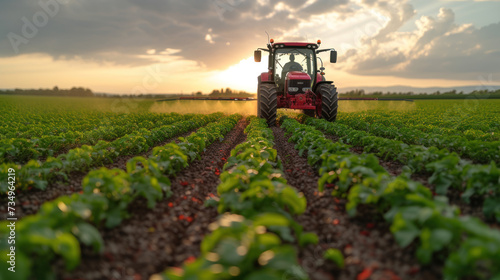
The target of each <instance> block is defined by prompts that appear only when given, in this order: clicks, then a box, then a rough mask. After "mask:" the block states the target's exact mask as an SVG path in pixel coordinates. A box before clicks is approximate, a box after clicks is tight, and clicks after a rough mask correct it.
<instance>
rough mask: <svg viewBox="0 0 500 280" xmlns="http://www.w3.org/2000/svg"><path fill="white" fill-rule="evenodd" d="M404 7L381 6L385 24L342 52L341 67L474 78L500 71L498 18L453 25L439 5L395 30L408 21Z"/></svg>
mask: <svg viewBox="0 0 500 280" xmlns="http://www.w3.org/2000/svg"><path fill="white" fill-rule="evenodd" d="M365 2H367V1H365ZM368 4H373V5H378V4H375V3H371V2H370V3H368ZM378 8H381V7H380V6H378ZM389 10H391V11H389ZM405 10H406V11H405ZM410 10H412V9H411V8H408V7H405V6H401V7H400V8H399V11H398V12H395V11H394V10H392V8H391V9H389V8H388V9H386V12H389V13H391V14H392V17H391V20H390V22H389V23H388V24H387V25H386V26H385V27H384V28H382V29H381V30H380V32H379V33H377V34H376V35H374V36H370V37H366V38H364V39H363V40H362V44H361V45H360V46H359V47H357V48H353V49H350V50H348V51H346V62H345V63H341V67H342V68H343V69H344V70H345V71H347V72H349V73H352V74H358V75H374V76H377V75H392V76H396V77H404V78H421V79H453V80H477V79H480V77H483V76H488V75H490V74H492V73H495V74H498V73H500V70H499V68H498V65H500V48H499V46H500V37H498V35H497V34H500V22H499V23H495V24H490V25H488V26H485V27H482V28H479V29H478V28H476V27H474V26H473V25H470V24H469V25H458V24H456V23H455V14H454V12H453V11H452V10H451V9H446V8H441V9H440V11H439V14H438V15H437V16H435V17H432V16H422V17H420V18H419V19H417V20H416V21H415V24H416V26H417V28H416V30H414V31H405V32H403V31H399V29H400V27H401V26H402V24H404V23H405V21H409V20H410V18H411V17H410V15H411V14H412V13H411V12H410ZM395 13H396V14H399V15H400V17H399V19H398V17H395V16H394V15H395ZM404 15H406V16H404ZM395 18H396V20H394V19H395ZM395 21H396V23H393V22H395ZM392 23H393V24H392Z"/></svg>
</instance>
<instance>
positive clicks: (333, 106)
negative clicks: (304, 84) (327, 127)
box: [317, 84, 338, 122]
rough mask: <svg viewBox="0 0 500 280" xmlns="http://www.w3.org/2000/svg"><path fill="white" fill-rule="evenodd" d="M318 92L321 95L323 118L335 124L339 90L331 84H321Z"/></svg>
mask: <svg viewBox="0 0 500 280" xmlns="http://www.w3.org/2000/svg"><path fill="white" fill-rule="evenodd" d="M317 92H318V93H319V94H321V118H322V119H325V120H327V121H329V122H334V121H335V119H336V118H337V108H338V94H337V88H336V87H335V86H334V85H330V84H321V85H319V86H318V89H317Z"/></svg>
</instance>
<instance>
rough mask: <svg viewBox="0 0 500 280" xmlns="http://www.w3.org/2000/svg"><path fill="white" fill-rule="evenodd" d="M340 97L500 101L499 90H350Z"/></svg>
mask: <svg viewBox="0 0 500 280" xmlns="http://www.w3.org/2000/svg"><path fill="white" fill-rule="evenodd" d="M340 96H341V97H348V98H356V97H367V98H378V99H467V98H468V99H470V98H476V99H500V90H491V91H490V90H475V91H473V92H470V93H464V92H463V91H460V92H457V91H456V90H451V91H446V92H439V91H436V92H433V93H429V94H428V93H414V92H386V93H384V92H381V91H376V92H371V93H365V91H364V90H362V89H357V90H351V91H348V92H345V93H340Z"/></svg>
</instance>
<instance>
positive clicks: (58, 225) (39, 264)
mask: <svg viewBox="0 0 500 280" xmlns="http://www.w3.org/2000/svg"><path fill="white" fill-rule="evenodd" d="M240 118H241V116H239V115H232V116H229V117H222V116H220V115H219V117H218V119H219V120H218V121H217V122H215V123H210V124H208V125H207V126H205V127H203V128H200V129H199V130H198V131H197V132H193V133H192V134H191V135H190V136H189V137H187V138H185V139H181V142H180V143H179V144H175V143H170V144H167V145H165V146H163V147H157V148H155V150H156V151H157V153H155V154H153V155H152V156H151V157H150V158H148V159H144V158H143V157H135V158H133V159H131V160H129V162H127V172H125V171H123V170H120V169H112V170H109V169H106V168H102V169H99V170H94V171H91V172H90V173H89V174H88V175H87V176H86V177H85V178H84V180H83V183H82V185H83V193H82V194H73V195H72V196H64V197H59V198H57V199H56V200H54V201H50V202H46V203H44V204H43V205H42V207H41V209H40V211H39V212H38V213H37V214H36V215H32V216H28V217H25V218H24V219H22V220H21V221H19V222H17V224H16V243H15V246H16V250H15V254H16V260H17V262H16V264H17V267H16V271H17V273H11V272H10V271H8V270H7V268H8V266H9V264H8V262H7V261H8V258H9V256H8V254H9V252H10V246H9V244H8V241H7V240H8V235H9V228H8V227H7V225H8V223H6V222H3V223H1V225H0V233H1V234H2V235H1V239H2V242H1V243H0V277H2V278H5V279H31V278H32V277H34V276H36V278H37V279H53V278H54V272H53V271H52V269H51V267H52V262H53V260H54V259H55V258H56V257H61V258H63V259H64V262H65V264H66V269H68V270H71V269H74V268H75V267H76V266H78V264H79V263H80V258H81V252H80V247H81V245H85V246H92V247H93V249H94V250H95V251H96V252H100V251H102V247H103V240H102V237H101V236H100V234H99V232H98V231H97V229H96V227H100V226H106V227H108V228H111V227H115V226H117V225H119V224H120V223H121V221H122V220H123V219H125V218H127V217H128V216H129V213H128V211H127V208H128V205H129V204H130V203H131V202H132V201H134V200H135V199H136V198H137V197H144V198H145V199H146V200H147V203H148V207H150V208H152V207H154V206H155V204H156V202H157V201H158V200H161V199H162V198H163V195H164V193H165V194H166V195H167V196H170V194H171V191H170V181H169V178H168V176H172V175H174V174H175V173H176V172H178V171H179V170H181V169H182V168H184V167H186V166H187V164H188V162H189V161H192V160H194V159H195V158H196V157H197V156H198V155H199V153H201V152H203V150H204V149H205V147H206V145H209V144H211V143H212V142H214V141H215V140H220V139H221V138H223V137H224V135H225V134H227V133H228V132H229V131H230V130H231V129H232V128H233V127H234V126H235V124H236V123H237V121H238V119H240ZM139 162H141V163H142V165H138V164H137V163H139ZM164 167H169V168H164Z"/></svg>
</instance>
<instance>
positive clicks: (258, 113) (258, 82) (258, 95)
mask: <svg viewBox="0 0 500 280" xmlns="http://www.w3.org/2000/svg"><path fill="white" fill-rule="evenodd" d="M260 82H261V78H260V76H258V77H257V117H259V118H261V117H262V116H261V115H260V93H259V92H260Z"/></svg>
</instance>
